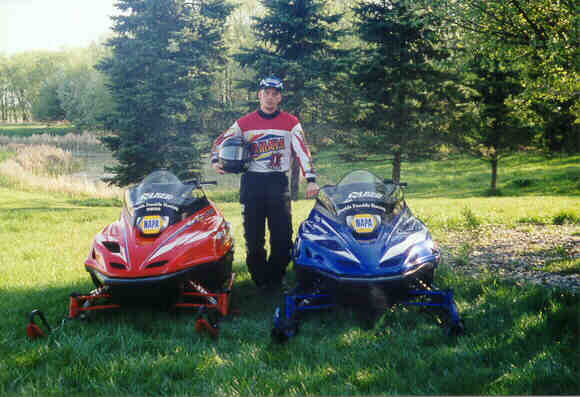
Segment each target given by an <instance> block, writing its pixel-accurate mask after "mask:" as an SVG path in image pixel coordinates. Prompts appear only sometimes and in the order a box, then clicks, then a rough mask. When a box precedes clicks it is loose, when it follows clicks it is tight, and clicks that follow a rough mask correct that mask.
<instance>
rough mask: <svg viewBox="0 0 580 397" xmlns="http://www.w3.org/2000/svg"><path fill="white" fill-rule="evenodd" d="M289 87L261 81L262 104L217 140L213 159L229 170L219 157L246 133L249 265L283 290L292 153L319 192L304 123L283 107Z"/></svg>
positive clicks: (260, 281) (259, 281)
mask: <svg viewBox="0 0 580 397" xmlns="http://www.w3.org/2000/svg"><path fill="white" fill-rule="evenodd" d="M283 88H284V85H283V83H282V81H281V80H280V79H278V78H277V77H267V78H265V79H263V80H262V81H261V82H260V88H259V90H258V99H259V100H260V108H259V109H258V110H257V111H255V112H252V113H250V114H248V115H246V116H244V117H242V118H240V119H239V120H237V121H236V122H235V123H234V124H233V125H232V126H231V127H230V128H229V129H228V130H227V131H226V132H224V133H223V134H221V135H220V136H219V137H218V138H217V139H216V141H215V142H214V144H213V148H212V155H211V161H212V165H213V167H214V168H215V170H216V171H217V172H218V173H220V174H224V173H225V171H224V169H223V168H222V166H221V165H220V163H219V161H218V152H219V149H220V146H221V145H222V144H223V143H224V141H226V140H228V139H229V138H231V137H241V138H242V139H243V142H244V143H246V144H248V145H249V151H250V159H249V166H248V170H247V171H246V172H245V173H244V174H243V175H242V178H241V183H240V202H241V204H242V216H243V222H244V236H245V239H246V249H247V257H246V263H247V265H248V270H249V271H250V274H251V275H252V279H253V280H254V282H255V283H256V285H257V286H258V287H260V288H261V289H278V288H280V286H281V283H282V279H283V278H284V275H285V274H286V267H287V266H288V263H289V262H290V253H291V249H292V215H291V204H290V193H289V189H288V176H287V175H286V173H287V171H288V170H289V168H290V164H291V160H292V157H294V158H295V159H296V161H298V163H299V164H300V168H301V170H302V174H303V175H304V176H305V177H306V180H307V182H308V185H307V188H306V197H307V198H312V197H314V196H316V194H317V193H318V190H319V187H318V185H317V184H316V174H315V173H314V167H313V165H312V157H311V155H310V151H309V150H308V146H307V144H306V141H305V139H304V135H303V131H302V126H301V125H300V121H299V120H298V119H297V118H296V117H295V116H293V115H291V114H289V113H286V112H283V111H280V109H279V106H280V103H281V102H282V90H283ZM266 219H267V220H268V230H269V231H270V256H269V258H268V259H267V260H266V250H265V248H264V245H265V232H266V231H265V222H266Z"/></svg>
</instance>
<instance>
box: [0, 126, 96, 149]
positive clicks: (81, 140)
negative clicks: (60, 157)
mask: <svg viewBox="0 0 580 397" xmlns="http://www.w3.org/2000/svg"><path fill="white" fill-rule="evenodd" d="M0 132H1V131H0ZM10 144H16V145H50V146H55V147H58V148H61V149H63V150H65V151H69V152H81V153H91V152H104V151H106V149H105V147H104V146H103V145H102V144H101V143H100V142H99V140H98V139H97V135H96V134H94V133H91V132H87V131H85V132H83V133H80V134H78V133H67V134H65V135H54V134H48V133H43V134H33V135H30V136H28V135H25V136H22V135H3V134H0V145H6V146H8V145H10Z"/></svg>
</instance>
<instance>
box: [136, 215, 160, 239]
mask: <svg viewBox="0 0 580 397" xmlns="http://www.w3.org/2000/svg"><path fill="white" fill-rule="evenodd" d="M166 224H167V222H166V220H165V219H163V218H162V217H160V216H158V215H153V216H144V217H143V218H142V219H141V220H140V221H139V223H138V225H139V229H141V232H142V233H143V234H145V235H152V234H159V232H161V229H163V228H164V227H165V226H166Z"/></svg>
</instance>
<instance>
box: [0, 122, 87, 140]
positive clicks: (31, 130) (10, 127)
mask: <svg viewBox="0 0 580 397" xmlns="http://www.w3.org/2000/svg"><path fill="white" fill-rule="evenodd" d="M76 132H78V130H77V129H76V128H75V127H74V126H72V125H48V124H39V123H24V124H0V135H6V136H9V137H29V136H32V135H41V134H50V135H59V136H64V135H66V134H69V133H76Z"/></svg>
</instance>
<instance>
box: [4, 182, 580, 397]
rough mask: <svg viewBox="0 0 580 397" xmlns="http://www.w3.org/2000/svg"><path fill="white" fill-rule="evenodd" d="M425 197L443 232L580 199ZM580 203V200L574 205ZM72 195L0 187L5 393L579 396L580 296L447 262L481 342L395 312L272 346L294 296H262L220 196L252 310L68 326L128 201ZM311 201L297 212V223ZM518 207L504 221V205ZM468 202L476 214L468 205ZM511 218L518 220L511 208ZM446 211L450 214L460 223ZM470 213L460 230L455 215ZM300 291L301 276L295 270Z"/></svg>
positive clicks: (236, 217)
mask: <svg viewBox="0 0 580 397" xmlns="http://www.w3.org/2000/svg"><path fill="white" fill-rule="evenodd" d="M498 200H502V203H501V204H497V205H492V204H491V203H492V199H491V198H480V199H471V200H468V199H425V198H416V199H412V207H413V206H414V207H416V211H415V212H418V213H421V214H422V216H424V217H426V218H427V219H429V220H430V222H431V223H432V224H433V226H434V228H435V229H438V232H437V233H443V232H444V230H445V227H447V226H446V225H449V224H454V225H455V226H456V227H461V226H460V223H461V222H464V223H465V225H467V226H469V219H471V222H474V220H473V219H477V220H479V222H488V221H495V220H497V219H504V220H506V221H509V222H514V223H515V222H517V219H518V218H519V217H525V216H535V215H537V214H538V213H539V212H538V211H542V213H547V215H546V216H547V217H548V218H550V217H551V216H552V214H557V213H559V212H561V211H571V209H572V208H575V207H574V204H576V205H577V204H578V200H577V199H575V201H574V199H571V198H566V197H560V198H557V199H556V198H542V199H539V200H538V199H537V198H533V197H523V198H506V197H502V198H499V199H498ZM567 200H569V203H568V204H566V203H567V202H568V201H567ZM86 204H91V202H90V201H89V202H87V201H86V200H82V199H81V200H78V199H77V200H75V199H71V198H69V197H68V196H65V195H59V194H47V193H38V192H21V191H14V190H9V189H6V188H0V220H1V223H0V231H1V234H2V237H3V238H2V239H1V240H0V250H2V253H3V254H2V256H0V269H2V270H3V271H2V272H0V285H1V290H2V293H1V295H2V299H1V300H0V311H1V312H2V313H4V319H3V321H2V322H1V323H0V324H1V325H0V341H1V343H0V353H1V354H2V359H1V360H0V395H3V396H10V395H19V396H24V395H25V396H34V395H43V396H45V395H55V396H65V395H67V396H68V395H107V396H108V395H228V396H229V395H379V394H414V395H426V394H427V395H434V394H466V395H470V394H500V395H508V394H576V393H577V391H578V390H580V380H579V378H578V376H577V375H578V370H579V368H578V363H579V362H580V360H578V358H580V350H579V345H578V343H577V341H578V336H579V335H580V318H579V317H578V307H580V306H579V305H580V296H579V295H578V294H576V295H574V294H570V293H567V292H564V291H558V290H550V289H545V288H540V287H533V286H524V287H521V286H516V285H515V284H512V283H509V282H502V281H499V280H497V279H494V278H493V277H490V276H489V275H488V276H486V277H484V278H483V279H480V280H473V279H469V278H464V277H460V276H459V275H457V274H454V273H453V272H452V271H451V270H450V268H449V267H448V266H447V265H443V266H442V267H441V268H440V272H439V273H438V275H437V281H438V283H439V284H441V285H444V286H446V287H450V288H453V289H454V291H455V295H456V299H457V303H458V306H459V309H460V311H461V314H462V316H463V317H464V320H465V323H466V326H467V328H468V334H467V335H466V336H463V337H460V338H458V339H453V338H449V337H447V336H446V335H445V334H444V333H443V331H442V330H441V329H439V328H438V327H437V326H436V324H435V322H434V321H433V319H432V318H431V317H429V316H427V315H425V314H421V313H419V312H417V311H416V310H411V309H398V310H394V311H391V312H388V313H386V314H385V315H384V316H383V317H382V318H381V319H379V321H378V322H377V324H376V325H375V326H374V327H370V328H369V327H365V324H366V323H364V322H363V321H361V319H360V318H359V317H358V316H357V314H356V313H354V312H353V311H351V310H335V311H330V312H322V313H320V314H318V315H312V316H308V317H307V318H306V320H305V322H304V324H303V326H302V328H301V332H300V334H299V335H298V336H297V337H296V338H295V339H293V340H292V341H291V342H290V343H289V344H287V345H284V346H278V345H272V344H271V342H270V335H269V334H270V330H271V318H272V314H273V312H274V308H275V306H277V305H279V304H280V303H281V297H280V296H270V297H263V296H261V295H259V294H258V293H257V291H256V289H255V288H254V286H253V284H252V283H251V282H250V279H249V275H248V273H247V271H246V269H245V265H244V260H245V258H244V252H243V251H244V249H243V246H244V242H243V234H242V231H241V215H240V212H241V208H240V205H239V204H237V203H219V207H220V209H222V211H223V212H224V214H225V216H226V218H227V219H228V220H230V221H231V222H232V223H233V225H234V230H235V239H236V244H237V247H238V248H237V250H236V254H235V259H234V271H235V272H236V273H237V274H238V278H237V281H236V283H235V285H234V289H233V292H232V298H233V306H234V308H235V309H236V310H238V311H239V314H237V315H236V316H234V317H233V318H231V319H227V320H226V321H223V322H222V323H221V334H220V337H219V339H217V340H215V341H214V340H212V339H210V338H208V337H206V336H203V335H199V334H197V333H196V332H195V330H194V325H195V315H194V314H192V313H187V312H185V313H181V314H179V315H176V314H169V313H165V312H161V311H156V310H151V311H147V310H145V311H136V312H130V311H126V312H125V311H122V312H114V313H108V314H106V313H100V314H99V315H98V316H96V317H95V318H94V319H93V320H92V321H90V322H83V321H78V320H74V321H66V322H63V323H62V324H61V322H62V319H63V318H64V317H65V316H66V314H67V310H68V297H69V294H70V293H71V292H73V291H79V292H88V290H89V289H91V282H90V279H89V276H88V274H87V273H86V272H85V270H84V268H83V265H82V263H83V261H84V259H85V256H86V254H87V253H88V250H89V246H90V242H91V240H92V238H93V236H94V235H95V234H96V233H97V232H98V231H100V230H101V229H102V227H103V226H104V225H105V224H107V223H110V222H112V221H113V220H115V219H117V217H118V216H119V212H120V208H118V207H109V206H90V207H87V206H86ZM311 205H312V202H311V201H298V202H295V203H293V219H294V225H295V227H296V226H297V225H298V223H299V222H300V221H301V220H302V219H304V218H305V216H306V215H307V213H308V212H309V210H310V208H311ZM502 206H504V207H507V208H509V210H506V212H504V213H500V214H497V213H496V212H497V211H496V209H497V208H501V207H502ZM466 208H468V209H469V212H468V211H467V210H466ZM512 212H513V213H512ZM446 214H447V215H446ZM455 218H457V221H453V219H455ZM288 279H289V282H290V283H291V282H292V280H293V273H292V272H291V271H290V273H289V275H288ZM35 308H39V309H41V310H43V311H44V313H45V314H46V316H47V318H48V319H49V322H50V323H51V325H52V326H54V327H58V329H56V330H55V331H54V333H53V334H52V335H50V336H49V337H47V338H44V339H41V340H37V341H28V340H27V338H26V336H25V326H26V323H27V321H28V320H27V313H29V312H30V311H31V310H33V309H35Z"/></svg>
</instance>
